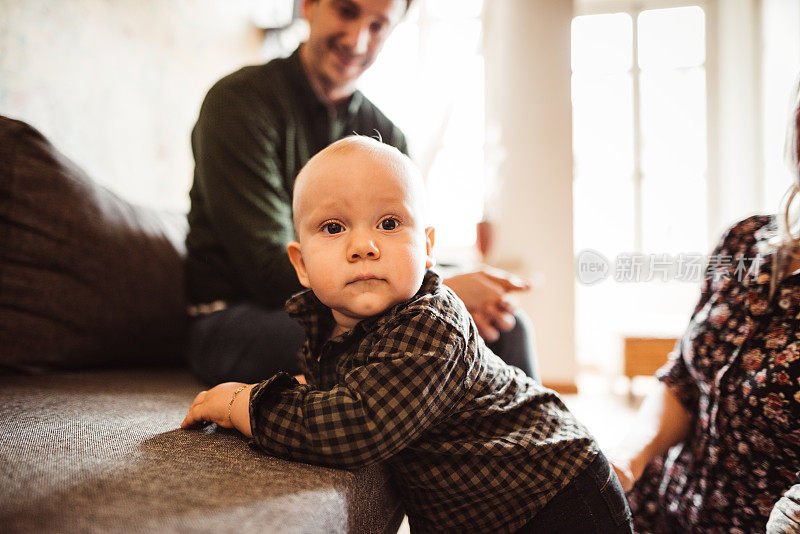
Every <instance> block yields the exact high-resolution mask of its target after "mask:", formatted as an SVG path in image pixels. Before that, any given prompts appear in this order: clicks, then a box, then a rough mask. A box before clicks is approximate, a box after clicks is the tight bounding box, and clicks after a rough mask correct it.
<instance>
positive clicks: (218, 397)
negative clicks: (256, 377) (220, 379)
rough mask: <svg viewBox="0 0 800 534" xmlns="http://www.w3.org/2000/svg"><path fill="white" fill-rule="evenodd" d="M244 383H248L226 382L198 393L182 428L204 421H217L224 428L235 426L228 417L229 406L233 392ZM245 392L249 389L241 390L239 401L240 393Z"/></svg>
mask: <svg viewBox="0 0 800 534" xmlns="http://www.w3.org/2000/svg"><path fill="white" fill-rule="evenodd" d="M244 385H246V384H243V383H241V382H225V383H224V384H220V385H218V386H214V387H213V388H211V389H209V390H208V391H201V392H200V393H198V394H197V397H195V398H194V402H192V405H191V407H190V408H189V413H188V414H186V417H185V418H184V419H183V422H182V423H181V428H190V427H192V426H195V425H199V424H203V423H217V424H218V425H219V426H221V427H223V428H233V424H232V423H231V420H230V419H229V418H228V407H229V406H230V402H231V399H232V398H233V393H234V392H235V391H236V390H237V389H239V388H240V387H241V386H244ZM243 393H249V390H244V391H241V392H239V393H238V394H237V395H236V400H237V401H238V400H239V395H242V394H243ZM237 404H238V403H237Z"/></svg>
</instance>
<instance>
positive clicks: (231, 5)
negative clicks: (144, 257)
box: [0, 0, 800, 398]
mask: <svg viewBox="0 0 800 534" xmlns="http://www.w3.org/2000/svg"><path fill="white" fill-rule="evenodd" d="M296 14H297V9H296V6H295V5H294V2H292V1H289V0H226V1H219V0H0V114H3V115H8V116H11V117H14V118H19V119H22V120H25V121H27V122H30V123H31V124H33V125H34V126H35V127H37V128H38V129H40V130H41V131H42V132H43V133H45V135H47V136H49V137H50V138H51V139H52V140H53V141H54V142H55V144H56V145H57V146H58V147H59V148H60V149H61V150H62V151H63V152H64V153H65V154H67V155H68V156H70V157H71V158H72V159H73V160H74V161H76V162H77V163H78V164H79V165H81V166H82V167H84V168H85V169H86V170H87V171H88V172H89V174H90V175H91V176H93V177H94V178H95V179H96V180H98V181H99V182H101V183H102V184H104V185H105V186H107V187H108V188H110V189H111V190H113V191H115V192H116V193H118V194H119V195H120V196H122V197H124V198H126V199H128V200H131V201H134V202H137V203H140V204H145V205H149V206H153V207H157V208H163V209H168V210H174V211H181V212H185V211H186V210H187V209H188V190H189V187H190V185H191V179H192V169H193V161H192V157H191V151H190V147H189V135H190V131H191V128H192V126H193V124H194V121H195V120H196V118H197V113H198V110H199V106H200V103H201V101H202V99H203V97H204V95H205V93H206V91H207V90H208V88H209V87H210V86H211V85H212V84H213V83H214V82H215V81H216V80H217V79H218V78H220V77H221V76H223V75H225V74H227V73H229V72H231V71H233V70H236V69H238V68H239V67H240V66H242V65H245V64H253V63H260V62H264V61H266V60H268V59H270V58H273V57H277V56H282V55H288V54H289V53H290V52H291V51H292V50H294V48H295V47H296V46H297V44H298V43H299V42H300V41H302V40H303V38H304V35H305V33H306V31H307V29H306V27H305V24H304V21H302V20H298V19H297V18H296ZM798 72H800V3H799V2H797V1H796V0H708V1H698V2H689V1H684V0H674V1H673V0H652V1H650V0H636V1H634V0H582V1H581V0H577V1H575V2H573V1H570V0H415V1H414V4H413V6H412V9H411V10H410V12H409V13H408V14H407V16H406V18H405V19H404V21H403V22H402V23H401V24H400V26H399V27H398V28H397V29H396V30H395V32H394V34H393V35H392V36H391V38H390V39H389V41H388V42H387V43H386V46H385V49H384V51H383V53H382V54H381V55H380V57H379V59H378V61H377V62H376V64H375V65H374V66H373V67H372V68H371V69H370V70H369V71H368V72H367V74H366V75H365V76H364V77H363V79H362V83H361V89H362V91H363V92H364V93H365V94H366V95H367V96H368V97H369V98H370V99H371V100H373V101H374V102H375V103H376V104H377V105H378V106H379V107H380V108H382V109H383V111H384V112H385V113H386V114H387V115H388V116H389V117H390V118H392V119H393V120H394V121H395V122H396V123H397V124H398V125H399V126H400V127H401V128H402V129H403V130H404V131H405V133H406V135H407V137H408V138H409V141H410V145H411V150H412V153H413V156H414V158H415V160H416V161H417V163H418V164H419V165H420V167H421V168H422V170H423V173H424V175H425V176H426V179H427V185H428V192H429V194H430V196H431V201H430V203H431V205H433V206H436V209H435V210H432V218H433V220H432V221H431V222H432V224H433V225H434V226H436V227H437V245H438V246H439V253H438V256H439V258H440V259H443V260H446V261H452V262H458V263H461V264H464V265H469V264H473V263H476V262H480V261H486V262H488V263H490V264H492V265H496V266H498V267H501V268H505V269H507V270H510V271H512V272H515V273H518V274H520V275H522V276H525V277H527V278H528V279H529V280H531V281H532V282H533V284H534V289H533V291H532V292H531V293H530V294H527V295H524V296H521V297H520V305H521V306H522V307H523V308H524V309H525V310H526V311H527V312H528V313H529V314H530V315H531V317H532V319H533V322H534V325H535V327H536V330H537V345H538V349H539V355H540V365H541V371H542V376H543V379H544V381H545V383H546V384H548V385H551V386H553V387H556V388H557V389H559V390H560V391H562V392H565V393H575V392H577V391H580V392H581V394H586V395H589V394H590V393H591V392H592V391H595V390H597V389H598V388H599V389H601V390H603V391H605V392H612V393H613V394H615V395H621V396H623V398H624V395H627V392H628V390H629V388H630V385H631V381H630V380H629V378H630V377H634V376H637V375H643V376H646V375H647V374H650V373H651V372H652V369H654V368H655V367H657V365H658V364H659V363H660V362H661V361H663V360H664V359H665V357H666V352H668V351H669V349H670V347H671V346H672V343H673V341H672V340H673V339H674V338H675V337H678V336H680V334H681V331H682V330H683V328H684V327H685V325H686V323H687V321H688V318H689V314H690V312H691V310H692V308H693V306H694V303H695V301H696V299H697V297H698V287H699V281H700V279H699V278H698V277H697V276H688V275H687V270H686V269H685V267H686V266H687V265H688V263H687V261H688V260H691V261H694V260H693V259H697V258H699V257H700V256H702V255H705V254H708V253H709V251H710V249H711V248H712V247H713V244H714V243H715V242H716V240H717V239H718V238H719V236H720V234H721V232H722V231H723V230H724V229H725V228H726V227H727V226H729V225H730V224H731V223H733V222H735V221H737V220H740V219H742V218H744V217H746V216H748V215H750V214H752V213H771V212H775V211H776V210H777V208H778V204H779V201H780V198H781V195H782V193H783V191H784V190H785V189H786V187H787V186H788V185H789V175H788V172H787V171H786V170H785V167H784V165H783V162H782V147H783V133H784V126H785V124H786V118H787V112H788V109H789V95H790V92H791V89H792V86H793V83H795V77H796V75H797V74H798ZM480 221H488V222H489V223H490V225H491V228H492V229H493V230H492V234H493V240H492V246H491V247H490V248H489V249H488V250H487V251H486V253H485V255H483V256H481V255H480V254H478V252H477V249H476V247H475V240H476V225H477V224H478V223H479V222H480ZM586 251H590V252H591V254H593V255H592V256H591V257H592V258H594V261H595V263H598V264H599V265H605V266H606V269H607V271H606V272H605V273H604V277H602V278H600V279H598V280H592V282H593V283H584V282H586V280H585V279H584V280H583V281H581V279H579V277H578V276H577V275H578V274H580V268H581V261H579V260H581V259H582V258H583V259H585V258H586V257H587V256H586V255H585V254H586ZM681 262H683V263H681ZM636 266H638V267H636ZM682 266H683V267H684V269H683V270H681V268H682ZM688 274H692V273H691V272H688ZM694 274H696V273H694ZM637 380H638V379H637ZM633 384H634V386H635V385H636V383H635V382H634V383H633ZM630 391H631V392H632V393H636V392H637V389H636V387H634V388H633V389H631V390H630ZM579 397H580V396H579Z"/></svg>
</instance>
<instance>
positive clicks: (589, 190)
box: [572, 172, 634, 259]
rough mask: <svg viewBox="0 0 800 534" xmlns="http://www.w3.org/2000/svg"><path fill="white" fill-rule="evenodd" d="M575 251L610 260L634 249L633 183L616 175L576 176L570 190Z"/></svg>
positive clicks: (589, 174)
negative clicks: (597, 255) (589, 250)
mask: <svg viewBox="0 0 800 534" xmlns="http://www.w3.org/2000/svg"><path fill="white" fill-rule="evenodd" d="M572 198H573V225H574V228H573V240H574V247H575V251H576V252H579V251H581V250H584V249H592V250H596V251H598V252H600V253H601V254H603V255H605V256H606V257H607V258H609V259H613V258H614V256H616V255H617V254H619V252H620V251H630V250H632V249H633V221H634V219H633V180H632V179H631V178H630V177H627V178H626V179H622V180H620V179H619V177H618V176H617V175H615V174H610V173H604V172H591V173H587V174H586V175H581V174H579V175H576V177H575V183H574V184H573V189H572Z"/></svg>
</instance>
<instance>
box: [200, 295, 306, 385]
mask: <svg viewBox="0 0 800 534" xmlns="http://www.w3.org/2000/svg"><path fill="white" fill-rule="evenodd" d="M304 339H305V332H304V331H303V329H302V328H301V327H300V325H299V324H297V323H296V322H295V321H293V320H292V319H291V318H290V317H289V316H288V315H287V314H286V312H284V311H283V310H268V309H265V308H262V307H260V306H258V305H255V304H250V303H244V304H237V305H234V306H232V307H230V308H228V309H225V310H221V311H218V312H214V313H212V314H210V315H208V316H204V317H199V318H197V319H195V320H194V322H193V324H192V325H191V327H190V331H189V345H188V347H187V352H186V357H187V360H188V363H189V366H190V367H191V369H192V371H193V372H194V374H195V375H196V376H197V377H198V378H200V379H201V380H203V381H205V382H207V383H219V382H224V381H229V380H236V381H242V382H249V381H255V380H261V379H265V378H268V377H270V376H272V375H273V374H275V373H276V372H278V371H282V370H285V371H288V372H296V371H297V369H298V366H297V361H296V355H297V351H298V349H299V348H300V346H301V345H302V344H303V341H304Z"/></svg>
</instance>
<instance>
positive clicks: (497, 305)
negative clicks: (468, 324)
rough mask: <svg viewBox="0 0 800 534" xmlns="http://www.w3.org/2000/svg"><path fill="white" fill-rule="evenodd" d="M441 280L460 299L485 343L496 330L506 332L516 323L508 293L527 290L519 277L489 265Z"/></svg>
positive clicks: (528, 287) (496, 335) (512, 304)
mask: <svg viewBox="0 0 800 534" xmlns="http://www.w3.org/2000/svg"><path fill="white" fill-rule="evenodd" d="M444 283H445V284H447V286H448V287H450V289H452V290H453V291H454V292H455V294H456V295H458V297H459V298H460V299H461V300H462V301H464V304H465V305H466V306H467V310H468V311H469V312H470V314H471V315H472V319H473V320H474V321H475V326H477V327H478V333H479V334H480V335H481V336H482V337H483V339H485V340H486V341H489V342H492V341H497V338H498V337H499V336H500V332H507V331H509V330H511V329H512V328H514V325H515V324H516V321H515V320H514V308H515V306H514V303H513V301H512V300H511V299H510V298H509V293H512V292H518V291H527V290H529V289H530V284H529V283H528V282H526V281H525V280H523V279H521V278H520V277H518V276H515V275H513V274H510V273H507V272H505V271H501V270H500V269H493V268H489V267H484V268H482V269H480V270H478V271H474V272H470V273H465V274H459V275H456V276H453V277H450V278H447V279H445V281H444Z"/></svg>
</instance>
